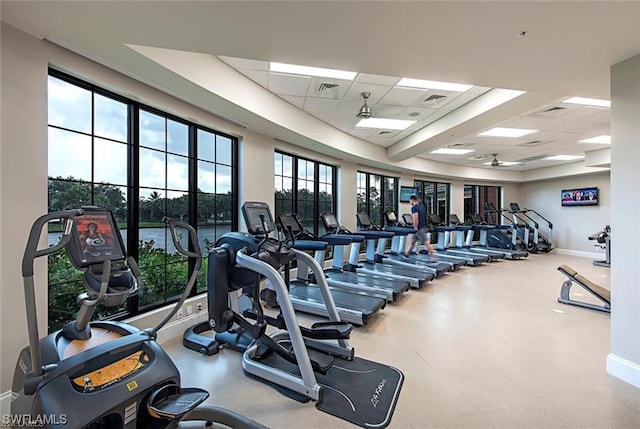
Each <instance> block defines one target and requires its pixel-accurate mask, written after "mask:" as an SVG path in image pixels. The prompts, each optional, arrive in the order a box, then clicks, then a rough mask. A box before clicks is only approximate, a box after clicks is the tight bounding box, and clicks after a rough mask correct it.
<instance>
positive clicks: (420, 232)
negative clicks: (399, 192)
mask: <svg viewBox="0 0 640 429" xmlns="http://www.w3.org/2000/svg"><path fill="white" fill-rule="evenodd" d="M409 203H410V204H411V217H412V218H413V226H414V228H415V229H416V232H415V234H413V235H412V236H411V241H410V243H409V247H407V248H406V249H405V251H404V256H407V257H408V256H409V253H410V252H411V250H412V249H413V248H414V247H415V245H416V243H417V242H418V241H420V243H422V244H424V245H425V246H426V247H427V252H429V255H431V256H433V246H432V245H431V243H430V242H429V239H428V238H427V209H426V207H425V206H424V204H422V203H421V202H420V200H419V199H418V197H417V196H416V195H412V196H411V198H409Z"/></svg>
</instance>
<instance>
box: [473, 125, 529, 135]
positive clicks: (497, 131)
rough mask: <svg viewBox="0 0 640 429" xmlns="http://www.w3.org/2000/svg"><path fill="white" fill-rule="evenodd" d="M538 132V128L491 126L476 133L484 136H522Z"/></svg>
mask: <svg viewBox="0 0 640 429" xmlns="http://www.w3.org/2000/svg"><path fill="white" fill-rule="evenodd" d="M535 132H538V130H526V129H523V128H501V127H496V128H492V129H490V130H488V131H485V132H482V133H480V134H478V135H479V136H484V137H522V136H526V135H527V134H532V133H535Z"/></svg>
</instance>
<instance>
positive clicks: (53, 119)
mask: <svg viewBox="0 0 640 429" xmlns="http://www.w3.org/2000/svg"><path fill="white" fill-rule="evenodd" d="M48 90H49V125H52V126H56V127H61V128H66V129H68V130H72V131H67V130H61V129H58V128H55V127H49V176H51V177H58V176H61V177H69V176H72V177H74V178H76V179H81V180H85V181H91V174H92V160H93V169H94V170H93V174H94V181H95V182H105V183H110V184H115V185H126V184H127V146H126V144H125V143H126V141H127V105H126V104H124V103H121V102H119V101H117V100H113V99H110V98H108V97H105V96H102V95H100V94H93V103H94V112H95V114H94V117H93V122H94V123H93V127H94V135H95V138H92V137H91V135H86V134H82V133H87V134H91V131H92V108H91V106H92V93H91V91H88V90H85V89H83V88H80V87H77V86H75V85H72V84H70V83H67V82H65V81H63V80H60V79H58V78H55V77H52V76H49V85H48ZM197 139H198V159H199V160H198V164H197V166H198V168H197V172H198V173H197V180H198V188H199V189H200V190H202V191H204V192H210V193H227V192H229V191H231V167H229V166H226V165H220V164H213V163H212V162H213V161H214V160H216V159H217V161H218V162H221V163H225V164H231V140H230V139H228V138H226V137H223V136H216V135H215V134H213V133H210V132H208V131H206V130H201V129H199V130H198V135H197ZM92 140H93V143H94V145H93V151H92V145H91V144H92ZM140 145H141V146H144V147H141V148H140V152H139V154H140V186H141V189H140V195H141V197H145V198H146V197H148V196H149V194H151V192H153V191H154V190H157V189H158V188H159V189H165V188H168V189H169V192H168V194H167V197H168V198H174V197H179V196H181V195H183V192H181V191H187V190H188V158H187V157H186V155H188V127H187V125H185V124H182V123H180V122H177V121H173V120H171V119H165V118H164V117H161V116H158V115H156V114H154V113H151V112H147V111H144V110H141V111H140ZM165 150H166V151H167V152H170V153H165ZM154 188H155V189H154Z"/></svg>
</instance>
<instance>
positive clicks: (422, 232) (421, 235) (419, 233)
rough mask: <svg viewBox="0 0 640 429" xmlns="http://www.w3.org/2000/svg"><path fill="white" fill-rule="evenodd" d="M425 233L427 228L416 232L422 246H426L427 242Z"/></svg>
mask: <svg viewBox="0 0 640 429" xmlns="http://www.w3.org/2000/svg"><path fill="white" fill-rule="evenodd" d="M427 231H428V230H427V228H420V229H419V230H417V231H416V237H417V238H418V240H420V243H422V244H426V243H427V242H428V241H429V239H428V238H427Z"/></svg>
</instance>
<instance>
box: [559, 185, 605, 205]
mask: <svg viewBox="0 0 640 429" xmlns="http://www.w3.org/2000/svg"><path fill="white" fill-rule="evenodd" d="M560 197H561V198H562V206H563V207H571V206H597V205H598V197H599V195H598V188H576V189H563V190H562V192H561V193H560Z"/></svg>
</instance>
